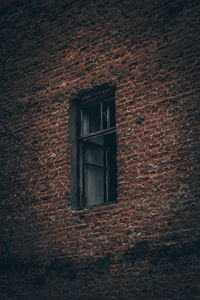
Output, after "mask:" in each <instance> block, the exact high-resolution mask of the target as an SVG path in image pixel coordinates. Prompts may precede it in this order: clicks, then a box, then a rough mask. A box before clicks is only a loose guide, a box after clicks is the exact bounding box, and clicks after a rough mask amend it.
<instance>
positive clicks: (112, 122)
mask: <svg viewBox="0 0 200 300" xmlns="http://www.w3.org/2000/svg"><path fill="white" fill-rule="evenodd" d="M109 108H110V127H113V126H115V104H114V102H111V103H110V106H109Z"/></svg>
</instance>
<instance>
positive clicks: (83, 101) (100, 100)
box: [70, 86, 117, 210]
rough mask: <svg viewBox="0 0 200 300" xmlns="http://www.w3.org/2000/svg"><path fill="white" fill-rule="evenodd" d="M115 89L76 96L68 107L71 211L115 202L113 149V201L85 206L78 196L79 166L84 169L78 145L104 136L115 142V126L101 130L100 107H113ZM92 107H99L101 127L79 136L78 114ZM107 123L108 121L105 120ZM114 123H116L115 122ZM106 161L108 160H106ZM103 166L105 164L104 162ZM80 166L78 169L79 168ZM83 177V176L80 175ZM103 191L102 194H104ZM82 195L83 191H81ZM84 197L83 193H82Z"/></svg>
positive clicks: (79, 189) (107, 197) (79, 184)
mask: <svg viewBox="0 0 200 300" xmlns="http://www.w3.org/2000/svg"><path fill="white" fill-rule="evenodd" d="M114 96H115V87H108V86H107V88H106V89H105V88H104V89H97V90H95V91H91V92H90V93H86V94H84V95H78V97H77V98H76V99H75V100H74V101H72V102H71V105H70V125H71V126H70V137H71V144H72V147H71V200H72V209H73V210H82V209H85V208H90V207H93V206H101V205H105V204H110V203H113V202H116V198H117V192H116V191H117V167H116V149H115V153H114V155H115V158H114V161H115V167H114V170H116V174H115V175H113V176H114V177H115V179H112V181H113V182H116V183H113V184H112V188H113V186H115V191H114V192H113V193H114V195H115V197H114V198H115V199H113V197H112V199H111V198H109V197H110V196H108V195H107V196H106V199H105V197H104V201H105V202H102V203H100V204H93V205H87V204H85V203H84V200H80V198H81V196H80V191H81V188H83V187H81V184H83V183H82V182H80V180H81V179H80V172H81V166H82V168H84V167H85V164H84V162H82V161H81V159H83V154H82V155H80V149H81V146H80V145H79V143H80V144H81V143H84V142H85V143H87V142H88V141H90V140H91V139H92V138H96V137H101V136H102V137H104V136H108V135H112V136H113V139H114V140H116V124H115V126H112V127H109V128H104V129H103V128H102V127H103V119H102V118H103V116H102V107H103V104H104V103H112V105H113V104H114V107H115V97H114ZM92 105H100V107H101V114H100V116H101V120H100V122H101V126H100V130H97V131H95V132H90V133H87V134H84V135H82V136H81V134H80V112H81V110H83V109H87V108H88V106H89V107H91V106H92ZM108 115H109V114H107V115H106V116H107V117H108ZM115 120H116V118H115ZM107 121H108V120H107ZM115 122H116V121H115ZM103 139H104V140H106V138H103ZM107 159H108V158H107ZM104 164H105V162H104ZM107 164H108V168H109V163H107ZM79 166H80V167H79ZM106 172H107V174H108V175H106V176H111V174H110V172H111V171H110V170H108V171H106ZM82 176H83V175H82ZM83 180H84V176H83V178H82V181H83ZM106 184H107V190H106V188H105V190H106V193H108V189H109V183H106ZM105 190H104V193H105ZM82 193H83V191H82ZM84 195H85V193H84Z"/></svg>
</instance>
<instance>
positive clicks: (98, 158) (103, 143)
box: [72, 89, 117, 209]
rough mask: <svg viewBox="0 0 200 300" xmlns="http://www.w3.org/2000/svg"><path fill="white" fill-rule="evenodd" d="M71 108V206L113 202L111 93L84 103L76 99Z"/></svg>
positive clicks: (113, 144) (79, 207)
mask: <svg viewBox="0 0 200 300" xmlns="http://www.w3.org/2000/svg"><path fill="white" fill-rule="evenodd" d="M95 96H96V97H95ZM73 107H74V109H73V111H74V113H73V115H72V118H73V120H72V122H73V124H74V126H73V128H72V130H73V132H72V135H73V138H72V159H73V161H72V189H73V191H72V198H73V206H74V208H78V209H82V208H85V207H89V206H94V205H102V204H104V203H110V202H114V201H116V196H117V195H116V185H117V167H116V124H115V103H114V93H113V89H112V90H109V93H106V92H104V93H98V95H93V96H92V97H87V98H86V100H85V101H84V98H83V99H79V100H78V101H76V102H75V105H73ZM74 119H75V120H74ZM74 146H75V148H74ZM74 202H75V203H74Z"/></svg>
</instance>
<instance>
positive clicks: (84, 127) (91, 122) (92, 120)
mask: <svg viewBox="0 0 200 300" xmlns="http://www.w3.org/2000/svg"><path fill="white" fill-rule="evenodd" d="M81 121H82V122H81V123H82V124H81V135H86V134H88V133H92V132H95V131H98V130H100V124H101V119H100V105H99V104H97V105H90V106H88V107H87V108H84V109H83V110H82V120H81Z"/></svg>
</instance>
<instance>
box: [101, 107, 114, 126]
mask: <svg viewBox="0 0 200 300" xmlns="http://www.w3.org/2000/svg"><path fill="white" fill-rule="evenodd" d="M113 126H115V105H114V102H105V103H103V129H106V128H110V127H113Z"/></svg>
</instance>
